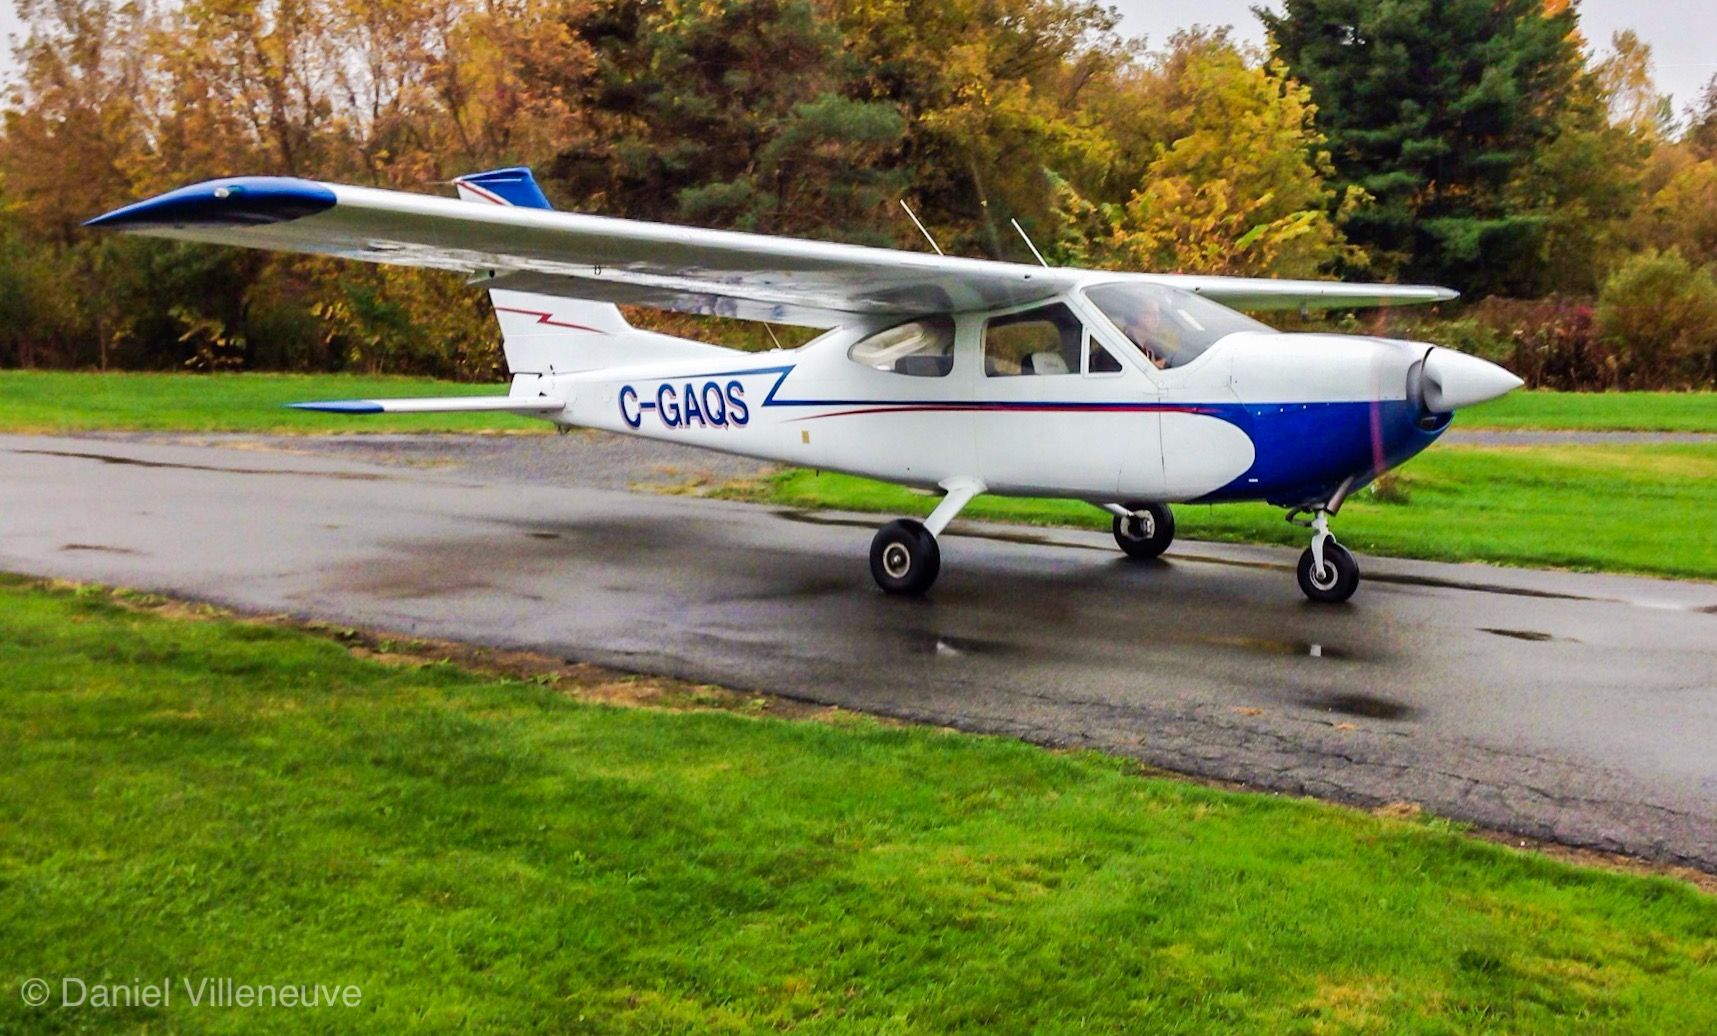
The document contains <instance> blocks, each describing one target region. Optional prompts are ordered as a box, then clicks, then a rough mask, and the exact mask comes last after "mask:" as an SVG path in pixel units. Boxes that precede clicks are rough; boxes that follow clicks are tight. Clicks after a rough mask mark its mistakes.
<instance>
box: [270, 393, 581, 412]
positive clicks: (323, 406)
mask: <svg viewBox="0 0 1717 1036" xmlns="http://www.w3.org/2000/svg"><path fill="white" fill-rule="evenodd" d="M286 405H287V406H289V407H292V408H293V409H294V410H319V411H321V412H323V413H327V414H469V413H484V412H487V413H497V414H552V413H554V412H555V411H557V410H564V409H566V401H565V400H563V399H553V398H550V397H548V396H440V397H437V396H420V397H417V398H415V399H329V400H323V401H321V402H315V403H288V404H286Z"/></svg>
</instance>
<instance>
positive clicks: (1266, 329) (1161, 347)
mask: <svg viewBox="0 0 1717 1036" xmlns="http://www.w3.org/2000/svg"><path fill="white" fill-rule="evenodd" d="M1085 297H1086V298H1088V299H1090V300H1091V301H1092V302H1093V303H1095V304H1096V306H1097V308H1098V309H1100V310H1102V311H1103V315H1104V316H1106V317H1108V318H1109V322H1110V323H1112V324H1114V325H1115V327H1116V328H1117V329H1118V330H1119V331H1120V332H1121V333H1122V334H1124V335H1126V336H1127V340H1128V341H1130V342H1132V343H1133V344H1134V345H1135V346H1137V347H1138V349H1139V351H1140V352H1142V353H1144V354H1145V358H1146V359H1147V360H1150V361H1151V363H1152V364H1153V365H1154V366H1156V367H1158V368H1168V367H1181V366H1185V365H1186V364H1189V363H1191V362H1192V361H1193V360H1196V359H1198V358H1199V357H1200V356H1203V355H1204V352H1205V350H1207V349H1209V348H1210V347H1211V346H1213V345H1215V344H1216V343H1217V342H1220V341H1221V340H1222V339H1224V338H1227V337H1228V336H1229V335H1231V334H1234V333H1236V332H1240V331H1248V332H1253V333H1265V334H1274V333H1276V331H1275V329H1274V328H1272V327H1270V326H1269V325H1267V324H1260V323H1259V322H1258V321H1256V320H1253V319H1252V318H1251V317H1249V316H1246V315H1245V314H1243V313H1237V312H1235V311H1234V310H1232V309H1229V308H1228V307H1227V306H1224V305H1220V304H1219V303H1215V302H1212V301H1210V300H1209V299H1206V298H1200V297H1199V296H1197V295H1194V294H1192V293H1191V292H1185V291H1179V290H1176V289H1174V288H1168V287H1164V286H1163V285H1160V284H1148V283H1141V282H1137V281H1130V282H1122V283H1118V284H1102V285H1098V286H1097V287H1095V288H1088V289H1086V292H1085Z"/></svg>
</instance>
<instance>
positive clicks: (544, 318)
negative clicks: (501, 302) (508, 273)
mask: <svg viewBox="0 0 1717 1036" xmlns="http://www.w3.org/2000/svg"><path fill="white" fill-rule="evenodd" d="M495 312H497V313H517V314H518V315H520V316H522V317H536V318H537V323H539V324H547V325H548V326H550V327H569V328H571V329H572V330H574V331H588V332H590V333H591V334H593V335H605V334H607V333H608V332H607V331H604V330H602V329H601V328H599V327H586V326H585V325H584V324H569V323H567V322H566V321H564V320H556V319H554V314H553V313H544V312H543V311H541V310H537V309H516V308H514V307H512V306H496V307H495Z"/></svg>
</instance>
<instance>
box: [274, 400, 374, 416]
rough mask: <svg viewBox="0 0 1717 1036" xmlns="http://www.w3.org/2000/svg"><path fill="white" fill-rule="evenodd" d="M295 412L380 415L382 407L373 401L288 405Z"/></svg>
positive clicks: (334, 401)
mask: <svg viewBox="0 0 1717 1036" xmlns="http://www.w3.org/2000/svg"><path fill="white" fill-rule="evenodd" d="M286 405H287V406H288V407H290V408H291V409H293V410H315V411H318V412H320V413H324V414H379V413H381V412H382V405H381V404H380V403H377V402H376V401H374V400H371V399H330V400H325V401H322V402H318V403H288V404H286Z"/></svg>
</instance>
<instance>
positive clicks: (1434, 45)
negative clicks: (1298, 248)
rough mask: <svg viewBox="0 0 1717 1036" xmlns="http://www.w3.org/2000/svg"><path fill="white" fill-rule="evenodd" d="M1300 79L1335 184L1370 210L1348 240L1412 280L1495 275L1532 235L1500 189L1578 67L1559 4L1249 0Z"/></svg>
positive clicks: (1530, 225)
mask: <svg viewBox="0 0 1717 1036" xmlns="http://www.w3.org/2000/svg"><path fill="white" fill-rule="evenodd" d="M1258 14H1259V16H1260V17H1261V18H1262V19H1263V21H1264V23H1265V26H1266V28H1267V29H1268V30H1269V34H1270V39H1271V44H1272V46H1273V48H1274V51H1275V54H1276V56H1277V57H1278V58H1279V59H1280V60H1281V61H1283V62H1285V63H1286V65H1287V66H1288V69H1289V71H1290V72H1291V73H1292V74H1293V75H1294V77H1295V78H1297V79H1299V80H1300V81H1302V82H1304V83H1305V84H1306V85H1308V86H1309V87H1310V88H1311V91H1312V100H1313V102H1314V103H1315V104H1316V105H1317V108H1318V126H1319V129H1320V130H1322V132H1323V133H1324V134H1326V135H1327V137H1328V138H1329V147H1330V152H1331V157H1332V159H1333V161H1334V164H1335V168H1336V172H1337V174H1338V178H1339V180H1340V181H1341V182H1342V184H1343V185H1344V186H1346V185H1353V186H1358V187H1360V188H1362V189H1363V190H1365V191H1366V192H1367V193H1368V194H1370V195H1371V196H1372V197H1373V198H1374V199H1375V202H1374V204H1372V205H1370V206H1368V207H1366V208H1364V209H1362V210H1359V211H1358V212H1356V213H1355V214H1354V215H1353V217H1352V218H1351V219H1350V220H1349V221H1348V224H1347V227H1346V230H1347V234H1348V237H1349V238H1350V239H1351V240H1352V241H1353V242H1354V243H1355V244H1357V245H1360V246H1362V247H1365V248H1367V249H1368V250H1370V251H1371V252H1372V253H1373V255H1374V256H1375V257H1377V258H1379V259H1382V260H1383V261H1384V263H1385V264H1386V265H1393V266H1395V267H1396V268H1397V269H1398V270H1399V272H1400V273H1401V274H1402V275H1403V276H1404V277H1408V278H1412V279H1424V280H1432V281H1440V282H1444V283H1448V284H1451V285H1453V286H1455V287H1459V288H1462V289H1465V290H1468V291H1488V290H1492V289H1494V288H1496V287H1498V286H1500V285H1502V284H1504V283H1505V282H1506V279H1507V274H1508V271H1509V270H1510V268H1511V267H1514V266H1515V265H1516V264H1518V263H1521V262H1526V261H1530V259H1531V258H1532V257H1533V256H1534V255H1535V254H1536V253H1537V250H1538V245H1539V242H1540V240H1541V238H1542V235H1543V233H1544V230H1545V220H1544V218H1543V217H1542V216H1541V215H1537V214H1534V213H1531V212H1523V211H1520V210H1519V209H1518V208H1517V207H1516V206H1515V205H1513V204H1511V202H1510V197H1509V192H1508V190H1507V188H1508V185H1509V183H1510V181H1511V180H1512V179H1513V178H1514V177H1515V175H1516V173H1517V171H1519V170H1520V169H1521V168H1522V167H1523V166H1524V165H1525V164H1526V163H1528V162H1529V161H1530V160H1531V158H1532V157H1533V155H1534V153H1535V152H1536V151H1537V150H1538V149H1539V147H1540V146H1541V145H1543V144H1544V143H1545V142H1546V141H1547V140H1549V139H1551V138H1552V137H1554V135H1555V134H1556V130H1557V126H1558V124H1559V121H1560V118H1561V115H1562V111H1563V108H1564V106H1565V104H1566V98H1567V96H1568V92H1569V90H1570V88H1571V86H1572V85H1573V83H1574V82H1575V81H1576V79H1577V78H1578V77H1579V76H1580V75H1581V55H1580V45H1579V41H1578V38H1577V37H1576V36H1575V35H1574V28H1575V16H1574V13H1573V11H1572V9H1563V10H1560V11H1555V12H1554V13H1551V10H1550V9H1547V5H1546V4H1545V3H1544V0H1394V2H1391V3H1386V4H1376V3H1371V2H1369V0H1287V3H1286V4H1285V5H1284V9H1283V11H1282V12H1281V13H1280V14H1276V13H1273V12H1271V11H1269V10H1267V9H1259V10H1258Z"/></svg>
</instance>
